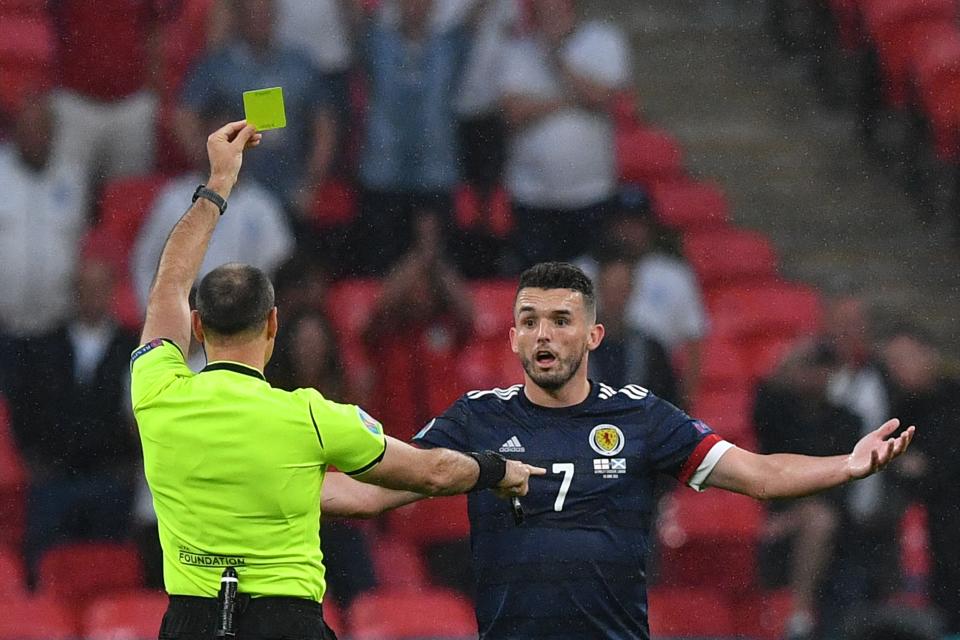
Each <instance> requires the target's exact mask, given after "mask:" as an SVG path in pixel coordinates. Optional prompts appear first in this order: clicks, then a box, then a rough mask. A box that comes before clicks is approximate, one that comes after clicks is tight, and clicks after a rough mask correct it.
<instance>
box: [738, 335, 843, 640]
mask: <svg viewBox="0 0 960 640" xmlns="http://www.w3.org/2000/svg"><path fill="white" fill-rule="evenodd" d="M837 364H838V363H837V357H836V354H835V353H834V352H833V351H832V350H831V349H830V348H829V347H827V346H825V345H817V344H809V343H802V344H800V345H799V346H798V347H797V348H796V349H795V350H794V351H793V352H792V353H790V354H789V355H788V356H787V357H786V358H785V360H784V362H783V363H781V365H780V367H779V368H778V370H777V371H776V372H775V374H774V375H773V376H772V377H771V378H770V379H768V380H766V381H764V382H762V383H761V384H760V386H759V388H758V390H757V398H756V403H755V405H754V416H753V417H754V422H755V424H756V429H757V438H758V441H759V446H760V451H761V452H762V453H798V454H803V455H814V456H828V455H839V454H841V453H845V452H848V451H852V450H853V447H854V446H855V445H856V443H857V441H858V440H859V437H860V436H859V434H860V422H859V420H858V419H857V417H856V416H855V415H853V414H852V413H850V412H849V411H847V410H846V409H843V408H842V407H839V406H837V405H835V404H834V403H833V402H831V401H830V400H829V399H828V397H827V383H828V380H829V377H830V375H831V373H832V371H833V370H834V369H835V368H836V366H837ZM842 496H843V489H840V490H833V491H831V492H827V493H824V494H819V495H816V496H811V497H809V498H803V499H800V500H791V501H779V502H773V503H770V505H769V515H768V518H767V522H766V525H765V528H764V529H765V530H764V539H763V550H762V559H761V569H762V570H764V572H765V573H767V574H779V575H768V578H767V580H768V582H772V583H774V585H776V583H778V582H782V581H783V579H784V578H785V579H786V580H785V581H786V583H787V584H789V586H790V588H791V590H792V592H793V611H792V613H791V616H790V618H789V620H788V621H787V625H786V632H785V633H786V638H788V639H789V640H801V639H804V638H812V637H815V636H814V632H815V628H816V622H817V618H818V616H817V611H818V608H819V607H818V595H819V593H820V591H819V588H820V587H821V584H822V582H823V579H824V576H825V575H826V571H827V569H828V568H829V567H830V564H831V561H832V560H833V559H834V549H835V546H834V543H835V538H836V531H837V528H838V526H839V524H840V521H841V511H842V508H843V499H842ZM787 552H788V553H787ZM784 574H786V575H784Z"/></svg>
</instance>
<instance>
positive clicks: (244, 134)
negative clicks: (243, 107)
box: [207, 120, 262, 198]
mask: <svg viewBox="0 0 960 640" xmlns="http://www.w3.org/2000/svg"><path fill="white" fill-rule="evenodd" d="M261 138H262V134H260V133H257V130H256V129H255V128H254V127H253V125H250V124H247V121H246V120H238V121H236V122H230V123H228V124H226V125H224V126H222V127H220V128H219V129H217V130H216V131H214V132H213V133H211V134H210V136H209V137H208V138H207V156H208V157H209V158H210V180H209V182H208V184H207V186H208V187H210V188H211V189H214V190H215V191H217V192H218V193H219V194H220V195H221V196H223V197H224V198H226V197H227V196H229V195H230V191H231V190H232V189H233V185H234V184H235V183H236V182H237V175H238V174H239V173H240V165H241V164H243V152H244V151H245V150H246V149H250V148H252V147H255V146H257V145H258V144H260V140H261ZM224 191H226V193H224Z"/></svg>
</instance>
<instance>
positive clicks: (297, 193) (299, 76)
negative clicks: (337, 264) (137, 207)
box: [176, 0, 338, 213]
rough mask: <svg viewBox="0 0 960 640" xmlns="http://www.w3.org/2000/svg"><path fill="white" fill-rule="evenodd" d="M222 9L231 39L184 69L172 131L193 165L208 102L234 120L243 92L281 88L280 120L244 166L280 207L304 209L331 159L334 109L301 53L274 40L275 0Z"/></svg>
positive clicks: (240, 1) (199, 157) (198, 158)
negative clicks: (186, 72) (186, 71)
mask: <svg viewBox="0 0 960 640" xmlns="http://www.w3.org/2000/svg"><path fill="white" fill-rule="evenodd" d="M224 7H225V8H226V9H227V10H228V11H229V16H228V17H229V18H230V19H229V20H228V24H229V25H231V27H232V29H233V34H232V37H231V38H230V39H229V40H228V41H227V43H226V44H225V45H224V46H223V47H221V48H219V49H217V50H214V51H211V52H209V53H207V54H206V55H205V56H204V57H203V59H201V61H200V62H199V63H198V64H197V66H195V67H194V68H193V69H192V70H191V72H190V74H189V75H188V77H187V79H186V81H185V83H184V88H183V94H182V97H181V103H180V105H179V108H178V109H177V114H176V130H177V136H178V138H179V140H180V142H181V144H182V145H183V146H184V151H185V152H186V153H187V154H188V155H189V156H191V157H192V158H194V160H195V162H196V163H197V165H198V166H199V163H201V162H203V161H204V159H205V158H206V156H205V155H204V154H205V150H204V149H203V148H199V147H196V146H195V144H194V143H195V141H197V140H205V139H206V135H205V131H206V130H205V129H204V128H203V124H202V114H203V113H204V112H206V111H208V110H209V109H210V108H211V105H220V104H226V105H229V107H230V109H229V110H230V113H231V114H232V118H234V119H235V118H239V117H240V115H241V114H242V113H243V92H244V91H249V90H252V89H264V88H267V87H277V86H279V87H282V88H283V99H284V107H285V110H286V116H287V126H286V127H285V128H283V129H276V130H272V131H268V132H265V134H264V136H263V141H262V142H261V144H260V147H259V148H258V149H257V153H251V154H249V155H248V156H247V157H245V158H244V163H243V166H244V169H245V170H246V171H247V172H248V173H249V175H250V177H252V178H255V179H256V180H258V181H259V182H260V184H262V185H263V186H264V187H266V188H268V189H270V190H271V191H273V192H274V193H275V195H276V196H278V197H279V198H280V199H281V201H282V202H283V203H284V205H285V206H288V207H291V208H294V209H295V210H297V211H300V212H301V213H304V212H306V211H308V207H309V204H308V203H312V199H313V191H314V188H315V187H316V185H318V184H319V183H320V182H322V181H323V180H324V178H325V177H326V175H327V174H328V173H329V171H330V170H331V165H332V163H333V161H334V156H335V151H336V147H337V141H336V139H337V130H336V118H335V117H334V115H333V113H335V112H336V111H337V109H338V107H336V106H334V105H332V104H331V100H332V99H333V97H332V94H331V92H330V90H329V88H328V87H327V86H326V85H325V83H324V78H323V76H322V74H321V73H320V71H319V70H318V69H317V68H316V67H315V66H314V65H313V64H312V63H311V61H310V59H309V58H308V57H307V55H306V54H305V53H302V52H300V51H299V50H296V49H291V48H289V47H286V46H283V44H282V43H281V42H280V41H279V40H278V39H277V34H276V3H275V0H237V1H236V2H229V3H224Z"/></svg>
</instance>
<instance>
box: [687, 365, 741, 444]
mask: <svg viewBox="0 0 960 640" xmlns="http://www.w3.org/2000/svg"><path fill="white" fill-rule="evenodd" d="M743 382H744V383H748V382H752V377H745V378H744V379H743ZM753 400H754V394H753V391H752V389H751V388H750V387H748V386H746V384H744V386H739V387H735V388H731V389H728V390H724V391H721V390H718V389H702V390H701V391H699V392H698V393H697V395H696V397H695V398H694V399H693V405H692V407H691V409H690V415H692V416H693V417H695V418H696V419H698V420H703V421H704V422H705V423H707V424H708V425H709V426H710V428H712V429H713V430H714V431H716V432H717V433H718V434H720V435H721V436H722V437H723V439H724V440H729V441H730V442H732V443H734V444H735V445H737V446H738V447H743V448H745V449H751V450H752V449H755V448H756V444H757V437H756V433H755V431H754V427H753Z"/></svg>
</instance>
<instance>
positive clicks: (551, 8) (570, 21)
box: [500, 0, 630, 268]
mask: <svg viewBox="0 0 960 640" xmlns="http://www.w3.org/2000/svg"><path fill="white" fill-rule="evenodd" d="M532 18H533V32H532V34H531V36H530V37H528V38H524V39H521V40H517V41H515V42H514V43H512V44H511V45H510V46H509V47H508V49H507V52H506V54H505V56H504V61H503V65H502V68H501V83H500V91H501V104H502V106H503V108H504V113H505V116H506V120H507V124H508V125H509V127H510V128H511V140H510V146H509V151H508V158H507V167H506V184H507V189H508V190H509V192H510V195H511V198H512V200H513V204H514V218H515V221H516V233H515V238H516V242H515V251H516V254H517V258H518V261H519V264H518V265H517V266H518V267H519V268H525V267H527V266H530V265H531V264H533V263H536V262H540V261H545V260H567V259H571V258H573V257H575V256H577V255H580V254H581V253H583V252H584V251H585V250H586V249H587V242H588V240H589V238H591V237H594V236H595V235H596V232H597V229H598V227H599V224H600V222H601V220H602V219H603V215H604V212H605V210H606V207H607V203H608V201H609V200H610V199H611V198H612V197H613V196H614V194H615V190H616V163H615V157H614V140H613V124H612V122H611V118H610V116H609V113H608V107H609V103H610V100H611V98H612V97H613V95H614V93H615V92H616V91H617V90H618V89H621V88H623V87H625V86H626V85H627V83H628V82H629V79H630V64H629V48H628V45H627V42H626V39H625V38H624V36H623V35H622V33H621V32H620V31H619V30H618V29H617V28H615V27H613V26H610V25H607V24H603V23H600V22H593V21H584V20H582V18H581V16H580V15H579V12H578V8H577V3H575V2H574V0H536V2H534V3H533V15H532Z"/></svg>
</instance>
